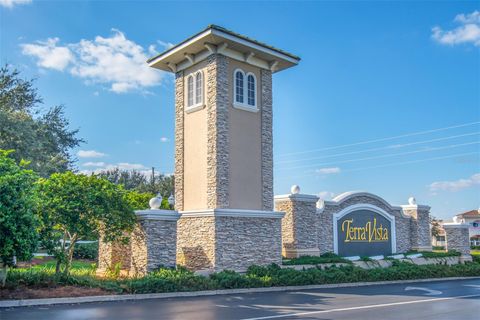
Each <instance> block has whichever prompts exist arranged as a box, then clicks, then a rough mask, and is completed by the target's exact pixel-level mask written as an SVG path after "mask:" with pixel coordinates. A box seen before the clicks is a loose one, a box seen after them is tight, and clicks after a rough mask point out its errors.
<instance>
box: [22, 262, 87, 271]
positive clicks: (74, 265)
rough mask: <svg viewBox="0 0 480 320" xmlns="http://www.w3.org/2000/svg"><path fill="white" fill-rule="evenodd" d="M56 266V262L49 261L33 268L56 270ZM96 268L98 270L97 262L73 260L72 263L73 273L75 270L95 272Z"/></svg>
mask: <svg viewBox="0 0 480 320" xmlns="http://www.w3.org/2000/svg"><path fill="white" fill-rule="evenodd" d="M55 264H56V261H55V260H48V261H45V262H42V263H39V264H36V265H34V266H32V267H31V268H32V269H45V268H53V269H55ZM95 268H96V263H95V261H91V262H89V261H86V260H73V261H72V266H71V270H72V271H73V270H84V269H88V270H94V269H95Z"/></svg>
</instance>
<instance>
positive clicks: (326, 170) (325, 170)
mask: <svg viewBox="0 0 480 320" xmlns="http://www.w3.org/2000/svg"><path fill="white" fill-rule="evenodd" d="M315 172H316V173H320V174H335V173H340V168H339V167H332V168H320V169H317V170H315Z"/></svg>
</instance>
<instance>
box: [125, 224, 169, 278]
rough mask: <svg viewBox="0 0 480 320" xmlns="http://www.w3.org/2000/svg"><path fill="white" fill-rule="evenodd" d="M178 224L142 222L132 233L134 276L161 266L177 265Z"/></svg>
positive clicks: (131, 270)
mask: <svg viewBox="0 0 480 320" xmlns="http://www.w3.org/2000/svg"><path fill="white" fill-rule="evenodd" d="M176 240H177V222H176V221H169V220H150V219H147V220H140V221H139V222H138V224H137V226H136V228H135V230H134V231H133V232H132V236H131V238H130V241H131V252H132V254H131V255H132V258H131V266H130V272H131V273H133V274H145V273H146V272H149V271H152V270H154V269H157V268H159V267H161V266H165V267H174V266H175V263H176V251H177V246H176Z"/></svg>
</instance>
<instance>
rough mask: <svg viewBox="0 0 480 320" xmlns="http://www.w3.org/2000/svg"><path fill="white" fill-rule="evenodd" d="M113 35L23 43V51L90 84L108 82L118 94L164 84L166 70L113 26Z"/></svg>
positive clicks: (47, 66) (52, 67)
mask: <svg viewBox="0 0 480 320" xmlns="http://www.w3.org/2000/svg"><path fill="white" fill-rule="evenodd" d="M112 31H113V34H112V35H111V36H110V37H102V36H96V37H95V39H93V40H85V39H82V40H80V42H77V43H67V44H64V45H60V40H59V39H58V38H49V39H48V40H47V41H37V42H35V43H30V44H22V45H21V47H22V49H23V54H25V55H29V56H33V57H35V58H36V59H37V64H38V65H39V66H40V67H43V68H47V69H55V70H65V69H66V70H67V71H68V72H69V73H70V74H72V75H73V76H75V77H78V78H81V79H84V80H85V82H86V83H88V84H92V83H93V84H95V83H98V84H106V85H108V86H110V90H111V91H113V92H116V93H124V92H131V91H140V92H146V89H147V88H149V87H153V86H157V85H159V84H160V83H161V81H162V79H163V77H164V75H165V72H163V71H159V70H156V69H153V68H150V67H149V66H148V65H147V63H146V60H147V59H148V55H147V52H146V51H145V50H144V48H143V47H142V46H140V45H138V44H136V43H135V42H133V41H132V40H129V39H127V38H126V37H125V34H124V33H123V32H121V31H119V30H116V29H112Z"/></svg>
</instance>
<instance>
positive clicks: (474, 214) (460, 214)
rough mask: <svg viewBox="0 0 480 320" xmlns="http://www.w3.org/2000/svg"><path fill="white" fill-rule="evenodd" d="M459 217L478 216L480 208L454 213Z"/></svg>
mask: <svg viewBox="0 0 480 320" xmlns="http://www.w3.org/2000/svg"><path fill="white" fill-rule="evenodd" d="M456 216H457V217H459V218H480V210H470V211H467V212H463V213H459V214H457V215H456Z"/></svg>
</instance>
